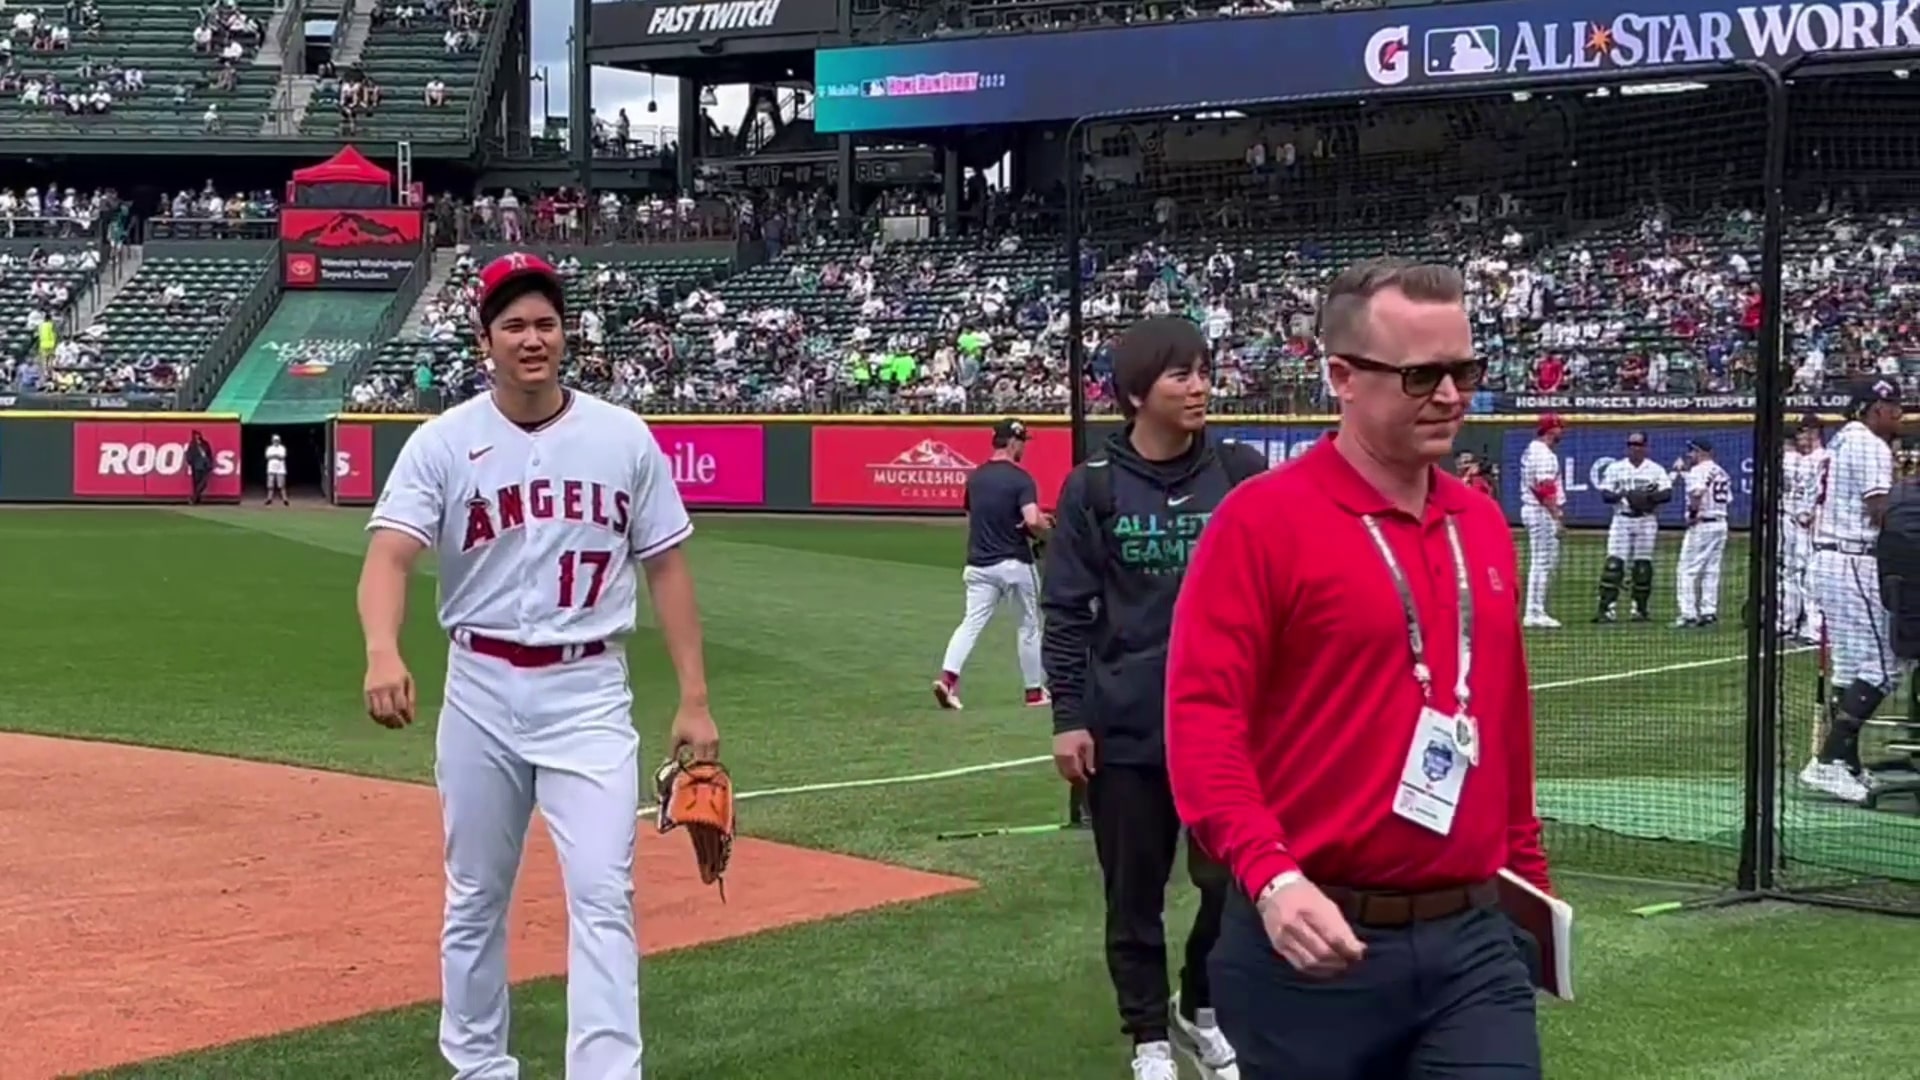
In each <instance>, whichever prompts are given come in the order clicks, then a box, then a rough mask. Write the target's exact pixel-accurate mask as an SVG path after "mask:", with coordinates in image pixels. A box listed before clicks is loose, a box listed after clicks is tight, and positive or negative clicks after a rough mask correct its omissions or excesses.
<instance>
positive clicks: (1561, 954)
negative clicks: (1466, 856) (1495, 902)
mask: <svg viewBox="0 0 1920 1080" xmlns="http://www.w3.org/2000/svg"><path fill="white" fill-rule="evenodd" d="M1500 909H1501V910H1502V911H1505V912H1506V913H1507V918H1509V919H1512V920H1513V921H1514V923H1516V924H1517V925H1518V926H1519V927H1520V929H1522V930H1525V931H1526V932H1527V933H1529V934H1532V935H1533V939H1534V940H1535V941H1537V942H1539V943H1540V970H1539V972H1538V975H1539V977H1540V989H1542V990H1545V991H1546V992H1547V993H1549V994H1552V995H1553V996H1554V997H1557V998H1559V999H1561V1000H1562V1001H1572V1000H1573V905H1571V904H1569V903H1567V902H1566V901H1565V900H1561V899H1558V898H1556V897H1552V896H1548V895H1547V894H1546V893H1543V892H1541V891H1540V890H1539V889H1536V888H1534V887H1533V886H1532V885H1531V884H1529V883H1528V882H1527V881H1526V880H1525V879H1523V878H1521V877H1520V876H1519V875H1518V874H1515V873H1514V872H1513V871H1511V870H1502V871H1500Z"/></svg>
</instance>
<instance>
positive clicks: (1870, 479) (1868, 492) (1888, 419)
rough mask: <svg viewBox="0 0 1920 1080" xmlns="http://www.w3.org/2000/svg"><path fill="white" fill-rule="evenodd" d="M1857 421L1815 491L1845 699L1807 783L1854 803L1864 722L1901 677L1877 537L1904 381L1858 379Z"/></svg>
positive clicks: (1816, 572) (1818, 576)
mask: <svg viewBox="0 0 1920 1080" xmlns="http://www.w3.org/2000/svg"><path fill="white" fill-rule="evenodd" d="M1847 418H1848V419H1847V423H1846V424H1845V425H1844V426H1842V427H1841V428H1840V431H1839V433H1838V434H1836V435H1835V436H1834V437H1833V445H1832V446H1831V447H1829V448H1828V453H1827V459H1826V461H1825V462H1824V467H1823V468H1822V470H1821V477H1820V480H1819V482H1818V488H1817V491H1816V494H1815V497H1814V516H1813V557H1812V560H1811V562H1810V563H1809V566H1808V573H1809V575H1810V578H1811V580H1812V583H1813V599H1814V602H1815V603H1816V604H1818V605H1819V607H1820V616H1821V619H1822V621H1823V622H1824V623H1825V625H1826V635H1827V650H1828V664H1829V673H1828V680H1827V681H1828V685H1829V686H1830V687H1832V689H1833V693H1834V694H1835V700H1834V701H1833V703H1832V706H1831V707H1830V708H1829V709H1828V710H1827V717H1828V722H1827V732H1826V735H1825V737H1824V738H1823V739H1822V741H1821V745H1820V748H1819V750H1818V752H1817V753H1816V754H1815V755H1814V758H1813V760H1812V761H1809V762H1808V763H1807V767H1806V768H1804V769H1802V770H1801V771H1800V782H1801V783H1803V784H1805V785H1807V786H1808V787H1811V788H1814V789H1815V790H1817V791H1823V792H1825V793H1826V794H1828V795H1831V796H1833V797H1834V798H1836V799H1841V800H1844V801H1846V802H1852V803H1860V802H1865V801H1866V799H1867V794H1868V785H1869V784H1870V783H1871V782H1872V777H1870V776H1868V775H1867V774H1866V770H1865V769H1864V768H1862V767H1861V765H1860V730H1861V728H1863V727H1865V726H1866V723H1867V721H1868V720H1869V719H1871V718H1872V717H1873V713H1874V710H1875V709H1878V708H1879V707H1880V702H1881V701H1883V700H1885V698H1886V696H1887V695H1888V694H1890V693H1892V692H1893V689H1894V687H1895V686H1896V685H1898V683H1899V676H1900V672H1899V667H1898V664H1897V663H1896V661H1895V659H1894V655H1893V648H1892V641H1891V640H1890V635H1889V626H1888V623H1887V609H1886V606H1885V605H1884V604H1883V603H1882V602H1881V600H1880V571H1879V566H1878V563H1877V561H1876V560H1875V557H1874V541H1875V540H1877V539H1878V538H1879V535H1880V524H1881V522H1882V521H1883V520H1884V519H1885V517H1886V512H1887V496H1888V494H1889V493H1890V492H1892V490H1893V448H1892V447H1891V446H1890V445H1889V442H1890V441H1891V440H1892V439H1893V438H1895V437H1896V436H1898V435H1899V433H1900V387H1899V384H1897V383H1895V382H1894V381H1893V380H1892V379H1883V378H1869V379H1868V380H1866V381H1864V382H1863V383H1861V384H1860V385H1859V386H1857V387H1855V388H1854V391H1853V398H1852V401H1851V403H1850V404H1849V406H1848V408H1847Z"/></svg>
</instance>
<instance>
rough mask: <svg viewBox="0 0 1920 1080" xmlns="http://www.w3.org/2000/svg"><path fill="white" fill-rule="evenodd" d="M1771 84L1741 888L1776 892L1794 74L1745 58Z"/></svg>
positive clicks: (1763, 220)
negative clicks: (1787, 76) (1785, 280)
mask: <svg viewBox="0 0 1920 1080" xmlns="http://www.w3.org/2000/svg"><path fill="white" fill-rule="evenodd" d="M1747 67H1748V70H1749V71H1750V72H1752V73H1753V75H1754V76H1755V77H1756V78H1758V79H1759V80H1760V81H1761V82H1762V84H1764V85H1765V87H1766V91H1767V154H1766V165H1765V179H1764V181H1763V182H1764V184H1765V185H1766V190H1765V191H1764V192H1763V193H1762V209H1761V229H1762V232H1761V237H1760V305H1761V311H1760V341H1759V342H1758V346H1759V349H1758V352H1759V370H1758V371H1756V372H1755V373H1754V401H1755V403H1756V408H1755V421H1754V432H1753V446H1754V454H1753V540H1752V543H1751V545H1750V546H1749V548H1748V549H1747V556H1748V558H1747V563H1748V581H1749V585H1748V589H1749V596H1751V598H1752V601H1751V602H1750V603H1749V604H1748V606H1747V607H1748V610H1747V647H1748V649H1749V651H1750V653H1751V655H1752V656H1753V657H1754V658H1755V662H1753V663H1751V664H1749V665H1747V770H1746V773H1747V775H1746V782H1745V785H1744V786H1745V788H1746V808H1745V813H1744V814H1743V817H1744V819H1745V830H1746V835H1745V836H1744V837H1743V839H1742V842H1741V845H1740V850H1741V856H1740V866H1739V871H1738V881H1737V886H1736V887H1737V888H1738V889H1739V890H1740V891H1742V892H1747V893H1752V892H1755V891H1760V892H1768V891H1771V890H1772V889H1773V888H1774V862H1775V858H1776V856H1775V850H1774V829H1775V823H1776V820H1777V818H1778V813H1779V807H1778V802H1777V798H1776V796H1777V794H1778V790H1777V787H1776V785H1777V783H1778V780H1779V775H1778V772H1777V770H1775V768H1774V762H1775V760H1776V759H1777V757H1778V754H1779V749H1778V747H1779V738H1780V713H1779V698H1778V695H1776V694H1775V693H1774V687H1776V686H1778V685H1780V636H1779V635H1778V634H1777V633H1775V632H1774V628H1775V626H1777V625H1778V623H1779V604H1780V596H1779V577H1780V575H1779V565H1780V536H1779V531H1780V527H1781V522H1780V508H1781V483H1780V481H1781V476H1780V465H1781V454H1780V446H1781V444H1782V441H1783V439H1784V431H1785V426H1786V425H1785V416H1784V415H1783V409H1782V405H1781V403H1783V402H1785V400H1786V385H1785V380H1784V378H1783V377H1782V375H1783V373H1782V371H1781V367H1780V364H1781V360H1782V357H1781V351H1780V344H1781V334H1782V332H1783V327H1784V326H1785V315H1784V312H1782V310H1781V307H1782V305H1783V303H1784V299H1783V296H1784V290H1783V288H1782V286H1781V281H1782V272H1783V263H1784V254H1783V248H1784V240H1785V236H1786V230H1787V221H1786V206H1785V188H1786V169H1787V124H1788V122H1789V117H1788V110H1787V90H1786V82H1785V80H1784V79H1782V78H1781V77H1780V74H1779V72H1777V71H1775V70H1773V69H1772V68H1770V67H1767V66H1766V65H1764V64H1750V65H1747Z"/></svg>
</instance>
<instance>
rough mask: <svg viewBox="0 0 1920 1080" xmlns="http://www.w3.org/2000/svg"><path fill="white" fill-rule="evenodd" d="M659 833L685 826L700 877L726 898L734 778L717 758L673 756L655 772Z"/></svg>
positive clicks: (731, 835)
mask: <svg viewBox="0 0 1920 1080" xmlns="http://www.w3.org/2000/svg"><path fill="white" fill-rule="evenodd" d="M653 779H654V787H655V790H656V792H657V794H658V796H659V800H660V809H659V810H658V811H657V812H656V813H655V818H656V820H658V821H659V823H660V831H661V832H663V833H664V832H670V831H672V830H673V829H676V828H680V827H682V826H684V827H685V828H686V830H687V833H688V834H689V835H690V836H692V837H693V857H694V861H695V862H697V863H698V864H699V866H700V880H701V882H703V883H705V884H707V885H719V886H720V900H721V902H722V903H724V902H725V901H726V899H727V884H726V881H725V880H724V878H725V876H726V873H727V860H728V859H730V858H731V857H732V855H733V778H732V777H731V776H729V775H727V767H726V766H725V765H722V764H720V763H719V762H717V761H693V760H685V761H681V760H673V761H668V762H667V763H666V764H664V765H662V766H660V770H659V771H658V772H656V773H655V774H654V777H653Z"/></svg>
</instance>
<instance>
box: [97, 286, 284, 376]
mask: <svg viewBox="0 0 1920 1080" xmlns="http://www.w3.org/2000/svg"><path fill="white" fill-rule="evenodd" d="M266 268H267V264H266V263H265V262H263V261H262V260H259V259H249V258H237V257H226V258H208V257H188V256H167V255H157V256H153V257H150V258H148V259H147V260H146V261H145V262H144V263H142V264H141V266H140V270H139V272H137V273H136V274H134V276H133V278H132V279H131V280H129V281H128V282H127V283H126V285H125V286H124V287H122V289H121V290H120V292H119V294H118V295H117V296H115V297H114V298H113V302H112V303H110V304H108V305H107V306H106V307H105V308H103V309H101V311H100V313H99V314H98V315H96V316H94V318H93V319H92V323H93V327H89V328H87V331H83V332H82V335H81V336H82V337H83V338H84V337H86V336H88V331H91V330H92V329H93V328H98V327H104V329H105V333H104V335H103V336H102V337H100V338H99V339H97V345H98V354H99V355H98V362H97V363H96V364H94V365H91V366H89V367H88V368H87V369H86V370H87V373H88V374H89V375H90V376H92V377H93V378H95V379H99V380H112V379H117V378H122V377H123V376H124V371H123V370H122V369H123V368H124V366H125V365H133V367H134V368H135V370H144V369H147V368H150V367H153V366H155V365H165V366H166V367H167V368H170V369H171V370H172V372H173V374H174V380H175V381H177V382H185V381H186V380H187V378H188V377H189V375H190V374H191V372H192V370H193V365H195V364H196V363H198V362H199V361H200V359H201V357H202V356H203V355H205V353H206V350H207V349H208V347H209V346H211V345H212V344H213V341H214V338H216V337H218V336H219V334H220V331H221V330H222V329H223V328H225V327H226V325H227V322H228V321H229V317H230V314H231V312H232V309H233V308H234V307H235V306H237V304H238V303H239V301H240V300H241V299H242V298H244V297H245V296H246V295H247V293H248V292H249V291H251V290H252V288H253V286H254V282H255V281H257V280H258V279H259V277H260V275H261V274H262V273H264V272H265V271H266ZM169 289H172V290H174V293H173V298H172V300H171V302H170V301H169V292H168V290H169ZM86 388H87V387H84V386H83V387H78V388H77V389H86Z"/></svg>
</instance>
